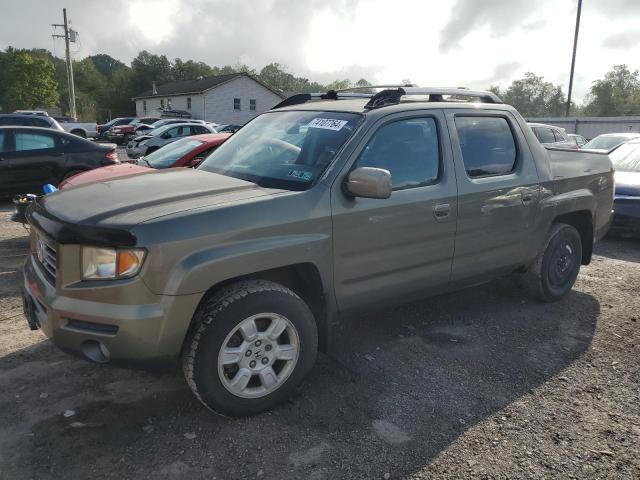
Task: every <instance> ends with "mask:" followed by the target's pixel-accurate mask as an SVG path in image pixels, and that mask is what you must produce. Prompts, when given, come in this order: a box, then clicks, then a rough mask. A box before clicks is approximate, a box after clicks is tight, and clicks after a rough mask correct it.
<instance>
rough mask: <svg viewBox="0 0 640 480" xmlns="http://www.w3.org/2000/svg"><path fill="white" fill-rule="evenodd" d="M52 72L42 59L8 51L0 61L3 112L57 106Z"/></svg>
mask: <svg viewBox="0 0 640 480" xmlns="http://www.w3.org/2000/svg"><path fill="white" fill-rule="evenodd" d="M59 101H60V96H59V93H58V83H57V81H56V70H55V67H54V65H53V63H52V62H51V60H49V59H48V58H47V57H46V56H43V55H37V54H32V53H30V52H28V51H25V50H14V49H12V48H11V47H10V48H8V49H7V50H6V51H5V52H4V53H2V56H1V57H0V105H2V108H3V110H4V111H9V112H11V111H13V110H15V109H33V108H46V107H54V106H57V105H58V103H59Z"/></svg>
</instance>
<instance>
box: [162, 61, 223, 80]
mask: <svg viewBox="0 0 640 480" xmlns="http://www.w3.org/2000/svg"><path fill="white" fill-rule="evenodd" d="M171 73H172V75H173V79H174V80H195V79H197V78H198V77H208V76H210V75H213V69H212V68H211V67H210V66H209V65H207V64H206V63H203V62H194V61H193V60H187V61H186V62H183V61H182V60H180V59H179V58H176V59H175V60H174V61H173V66H172V67H171Z"/></svg>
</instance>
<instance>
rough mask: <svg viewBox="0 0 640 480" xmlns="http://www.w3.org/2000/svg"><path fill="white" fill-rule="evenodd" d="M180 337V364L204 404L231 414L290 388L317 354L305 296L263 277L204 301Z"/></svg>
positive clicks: (266, 405) (262, 404)
mask: <svg viewBox="0 0 640 480" xmlns="http://www.w3.org/2000/svg"><path fill="white" fill-rule="evenodd" d="M194 322H195V323H194V326H193V328H192V330H191V333H190V335H189V336H188V338H187V341H186V343H185V348H184V352H183V362H182V364H183V371H184V375H185V378H186V380H187V383H188V384H189V386H190V387H191V389H192V391H193V392H194V393H195V395H196V396H197V397H198V398H199V399H200V401H201V402H202V403H203V404H204V405H205V406H206V407H207V408H209V409H211V410H213V411H215V412H218V413H221V414H224V415H231V416H243V415H251V414H256V413H259V412H262V411H265V410H268V409H270V408H272V407H274V406H275V405H277V404H278V403H280V402H282V401H283V400H285V399H286V398H288V397H289V396H291V394H293V393H294V391H295V390H296V388H297V386H298V385H299V384H300V383H301V382H302V380H303V379H304V377H305V376H306V375H307V374H308V373H309V371H310V370H311V368H312V367H313V364H314V362H315V359H316V354H317V349H318V332H317V328H316V323H315V320H314V317H313V314H312V313H311V310H310V309H309V307H308V306H307V304H306V303H305V302H304V301H303V300H302V299H301V298H300V297H298V296H297V295H296V294H295V293H294V292H293V291H291V290H290V289H288V288H286V287H284V286H282V285H280V284H277V283H274V282H270V281H265V280H250V281H244V282H239V283H236V284H234V285H231V286H230V287H228V288H226V289H224V290H223V291H221V292H219V293H218V294H216V295H213V296H212V297H211V298H210V299H208V300H206V301H205V302H203V304H202V305H201V306H200V308H199V309H198V311H197V312H196V315H195V317H194Z"/></svg>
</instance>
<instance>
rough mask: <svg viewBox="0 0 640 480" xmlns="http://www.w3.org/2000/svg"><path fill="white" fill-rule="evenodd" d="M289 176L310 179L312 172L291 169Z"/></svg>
mask: <svg viewBox="0 0 640 480" xmlns="http://www.w3.org/2000/svg"><path fill="white" fill-rule="evenodd" d="M289 176H290V177H293V178H298V179H300V180H305V181H308V180H311V177H312V176H313V174H312V173H311V172H305V171H304V170H291V171H290V172H289Z"/></svg>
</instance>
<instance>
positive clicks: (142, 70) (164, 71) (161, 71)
mask: <svg viewBox="0 0 640 480" xmlns="http://www.w3.org/2000/svg"><path fill="white" fill-rule="evenodd" d="M131 70H132V71H133V74H134V76H133V87H134V89H135V90H136V93H137V94H139V93H142V92H146V91H147V90H151V87H152V85H153V82H156V84H157V85H161V84H163V83H167V82H170V81H171V80H173V75H172V71H171V62H169V60H167V57H166V56H165V55H154V54H152V53H149V52H147V51H146V50H143V51H141V52H140V53H138V55H137V56H136V58H134V59H133V61H132V62H131Z"/></svg>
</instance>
